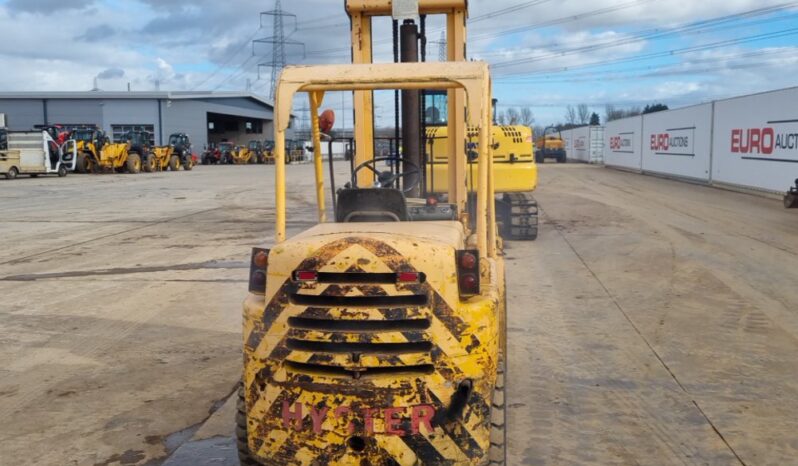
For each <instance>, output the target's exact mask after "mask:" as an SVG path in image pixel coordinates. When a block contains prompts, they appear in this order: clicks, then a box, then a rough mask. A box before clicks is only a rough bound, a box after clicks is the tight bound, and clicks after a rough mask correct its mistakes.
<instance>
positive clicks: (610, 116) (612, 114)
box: [604, 104, 643, 122]
mask: <svg viewBox="0 0 798 466" xmlns="http://www.w3.org/2000/svg"><path fill="white" fill-rule="evenodd" d="M642 113H643V110H642V109H641V108H640V107H629V109H628V110H624V109H622V108H615V105H612V104H607V105H606V106H605V107H604V121H605V122H607V121H612V120H619V119H621V118H629V117H633V116H637V115H640V114H642Z"/></svg>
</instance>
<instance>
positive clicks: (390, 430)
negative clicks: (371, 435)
mask: <svg viewBox="0 0 798 466" xmlns="http://www.w3.org/2000/svg"><path fill="white" fill-rule="evenodd" d="M405 409H406V408H385V433H386V434H389V435H400V436H401V435H405V434H406V433H407V432H405V431H404V430H402V429H401V428H400V426H401V425H402V418H401V417H400V418H396V417H394V415H395V414H404V412H405Z"/></svg>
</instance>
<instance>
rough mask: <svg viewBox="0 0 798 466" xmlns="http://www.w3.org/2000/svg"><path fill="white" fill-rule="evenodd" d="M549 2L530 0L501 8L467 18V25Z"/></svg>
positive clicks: (546, 0)
mask: <svg viewBox="0 0 798 466" xmlns="http://www.w3.org/2000/svg"><path fill="white" fill-rule="evenodd" d="M550 1H551V0H532V1H529V2H524V3H519V4H518V5H513V6H508V7H506V8H502V9H499V10H495V11H491V12H489V13H484V14H481V15H479V16H474V17H473V18H469V20H468V22H469V23H477V22H479V21H484V20H486V19H491V18H495V17H496V16H501V15H506V14H508V13H514V12H516V11H518V10H523V9H524V8H529V7H530V6H536V5H540V4H541V3H546V2H550Z"/></svg>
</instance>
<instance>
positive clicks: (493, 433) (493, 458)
mask: <svg viewBox="0 0 798 466" xmlns="http://www.w3.org/2000/svg"><path fill="white" fill-rule="evenodd" d="M505 320H506V317H505ZM506 364H507V362H506V361H505V360H504V358H503V357H502V358H501V359H500V360H499V368H498V371H497V374H496V386H495V387H494V388H493V404H492V406H491V408H490V449H489V450H488V461H489V463H488V466H505V465H506V464H507V430H506V428H505V422H506V417H505V412H506V411H505V402H506V401H505V399H504V383H505V377H504V375H505V370H504V368H505V365H506ZM242 464H244V463H242Z"/></svg>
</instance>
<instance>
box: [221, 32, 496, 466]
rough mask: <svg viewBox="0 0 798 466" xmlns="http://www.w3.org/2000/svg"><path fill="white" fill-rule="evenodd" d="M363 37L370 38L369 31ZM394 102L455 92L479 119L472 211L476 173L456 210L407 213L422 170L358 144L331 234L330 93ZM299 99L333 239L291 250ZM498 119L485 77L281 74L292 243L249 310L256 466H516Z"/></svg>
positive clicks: (319, 231)
mask: <svg viewBox="0 0 798 466" xmlns="http://www.w3.org/2000/svg"><path fill="white" fill-rule="evenodd" d="M354 23H355V28H360V27H361V26H362V25H363V24H364V22H363V18H362V17H357V18H356V19H355V21H354ZM357 53H358V51H355V54H356V55H357ZM392 89H401V90H407V89H430V90H453V91H457V92H456V101H457V104H458V105H459V106H461V108H463V109H467V112H466V113H464V114H461V116H462V119H457V120H453V121H452V126H451V128H452V130H451V131H452V134H453V136H454V137H456V138H459V137H462V138H463V139H464V140H467V141H468V142H469V144H470V145H472V150H473V151H475V152H476V153H477V157H476V161H475V165H476V171H475V172H474V176H472V177H471V178H470V179H471V182H472V183H473V196H469V195H468V193H467V192H466V189H465V186H466V180H467V178H468V175H467V173H466V169H465V165H464V164H461V163H452V164H450V166H449V167H448V169H449V174H450V176H451V177H452V179H454V180H455V182H452V183H450V185H449V189H448V192H447V195H448V198H449V200H450V202H449V203H436V202H434V201H433V200H424V199H414V198H408V197H407V196H406V193H407V192H410V191H411V190H413V189H414V188H416V187H417V185H418V184H419V183H420V180H421V178H420V176H419V175H420V172H421V170H422V167H418V166H414V164H413V163H412V162H410V161H409V160H402V159H399V160H396V161H398V162H400V163H402V164H403V166H404V171H401V172H391V171H386V170H385V169H384V166H385V164H384V163H383V162H385V160H383V158H381V157H376V158H375V157H374V156H373V147H374V146H373V142H374V141H373V138H372V136H371V134H369V132H368V131H366V132H362V131H358V129H356V136H358V137H356V150H355V153H354V160H355V166H356V168H355V169H354V170H353V173H352V179H351V181H350V183H349V184H348V185H347V186H346V187H344V188H342V189H339V190H338V191H337V192H336V193H335V201H336V202H335V208H334V218H332V219H331V221H327V210H326V208H325V193H324V185H323V184H324V177H323V166H322V146H321V136H320V131H319V118H318V115H319V111H318V110H319V106H320V105H321V102H322V100H323V98H324V92H325V91H350V90H353V91H356V92H362V93H368V94H370V93H371V92H372V91H374V90H392ZM296 93H307V94H308V97H309V99H310V108H311V128H312V135H313V147H314V151H313V163H314V166H315V175H316V183H315V186H316V199H317V201H316V202H317V206H318V218H319V222H320V223H319V224H318V225H316V226H314V227H312V228H310V229H308V230H306V231H303V232H300V233H298V234H295V235H293V236H291V237H289V236H288V235H287V229H286V226H287V225H286V224H287V219H286V211H287V206H286V198H287V195H286V167H285V165H286V158H287V154H286V140H285V136H286V130H287V129H288V124H289V119H290V114H291V107H292V101H293V98H294V96H295V94H296ZM358 101H359V102H360V103H361V104H362V103H363V102H364V101H360V99H359V98H357V97H356V103H357V102H358ZM372 110H373V103H372V101H370V99H365V104H364V105H356V106H355V121H356V127H357V125H358V124H363V123H364V122H369V121H371V119H370V118H364V116H370V114H371V111H372ZM490 111H491V100H490V76H489V71H488V66H487V64H485V63H483V62H459V63H391V64H354V65H324V66H305V67H296V66H291V67H286V68H285V69H284V70H283V72H282V74H281V76H280V80H279V82H278V84H277V88H276V99H275V121H274V127H275V138H274V141H275V180H276V182H275V200H276V206H275V215H276V222H275V223H276V242H275V244H274V245H273V246H272V247H271V248H270V249H265V248H254V249H253V250H252V255H251V262H250V274H249V294H248V296H247V298H246V300H245V302H244V315H243V322H244V334H243V345H244V371H243V380H242V385H241V389H240V391H239V405H238V414H237V418H236V421H237V426H236V432H237V436H238V450H239V457H240V461H241V464H243V465H256V464H262V465H269V466H272V465H275V466H276V465H306V466H310V465H320V466H321V465H332V466H344V465H398V466H410V465H475V466H476V465H489V464H490V465H504V464H505V435H504V423H505V421H504V419H505V416H504V403H505V401H504V393H503V388H504V374H503V371H504V361H503V359H504V354H505V353H506V327H505V323H506V316H505V315H506V309H505V287H504V283H505V281H504V261H503V257H502V253H501V241H500V239H499V237H498V234H497V226H496V221H495V215H496V213H495V211H494V203H493V198H494V193H493V189H494V186H495V176H494V164H493V163H492V148H491V145H490V134H491V118H490ZM466 125H468V126H469V127H471V128H472V129H473V131H471V132H469V134H466V131H465V128H466ZM362 128H363V127H362V126H361V127H359V129H362ZM419 143H420V141H419ZM455 160H456V159H455ZM469 203H473V204H474V207H473V208H469V206H468V204H469ZM469 211H471V212H473V215H474V216H475V217H476V218H470V217H471V215H470V214H469Z"/></svg>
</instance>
